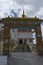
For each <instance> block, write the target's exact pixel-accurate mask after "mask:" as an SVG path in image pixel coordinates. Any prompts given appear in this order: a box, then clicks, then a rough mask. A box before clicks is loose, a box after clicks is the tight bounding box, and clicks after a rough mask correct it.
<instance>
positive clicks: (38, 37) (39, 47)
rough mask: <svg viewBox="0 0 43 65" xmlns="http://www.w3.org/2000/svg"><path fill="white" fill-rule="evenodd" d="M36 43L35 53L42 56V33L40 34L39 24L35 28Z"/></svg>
mask: <svg viewBox="0 0 43 65" xmlns="http://www.w3.org/2000/svg"><path fill="white" fill-rule="evenodd" d="M35 31H36V43H37V47H36V48H37V53H38V55H40V56H42V55H43V44H42V35H41V34H42V33H41V26H40V24H39V25H37V27H36V30H35Z"/></svg>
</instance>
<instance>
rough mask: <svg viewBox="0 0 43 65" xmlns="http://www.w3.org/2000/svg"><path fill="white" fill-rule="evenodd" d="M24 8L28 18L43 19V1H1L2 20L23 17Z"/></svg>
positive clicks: (0, 14) (0, 12) (0, 15)
mask: <svg viewBox="0 0 43 65" xmlns="http://www.w3.org/2000/svg"><path fill="white" fill-rule="evenodd" d="M23 8H24V11H25V15H26V16H27V17H35V16H37V17H38V18H40V19H43V0H0V18H4V17H7V16H12V17H21V15H22V12H23ZM41 29H42V35H43V24H41Z"/></svg>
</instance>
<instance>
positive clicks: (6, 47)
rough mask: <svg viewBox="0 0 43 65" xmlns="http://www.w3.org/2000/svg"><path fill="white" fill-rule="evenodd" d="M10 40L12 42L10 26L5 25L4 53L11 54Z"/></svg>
mask: <svg viewBox="0 0 43 65" xmlns="http://www.w3.org/2000/svg"><path fill="white" fill-rule="evenodd" d="M9 42H10V28H9V26H8V25H5V26H4V45H3V55H9V54H10V51H9Z"/></svg>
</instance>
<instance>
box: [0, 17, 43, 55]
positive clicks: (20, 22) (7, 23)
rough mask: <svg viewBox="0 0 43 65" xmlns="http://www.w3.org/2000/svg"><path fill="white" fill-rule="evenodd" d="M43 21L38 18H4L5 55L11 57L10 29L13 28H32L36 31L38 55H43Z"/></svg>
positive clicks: (0, 21) (1, 21) (2, 21)
mask: <svg viewBox="0 0 43 65" xmlns="http://www.w3.org/2000/svg"><path fill="white" fill-rule="evenodd" d="M42 22H43V20H41V19H38V18H36V17H35V18H24V17H23V18H11V17H7V18H3V19H2V20H0V23H3V24H4V45H3V54H4V55H10V51H9V43H10V40H9V39H10V29H11V28H21V27H22V28H25V27H26V28H31V29H35V33H36V43H37V44H36V46H37V53H38V55H43V43H42V35H41V25H40V24H41V23H42Z"/></svg>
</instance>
